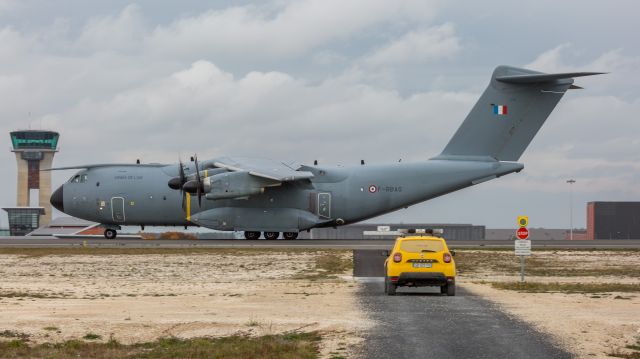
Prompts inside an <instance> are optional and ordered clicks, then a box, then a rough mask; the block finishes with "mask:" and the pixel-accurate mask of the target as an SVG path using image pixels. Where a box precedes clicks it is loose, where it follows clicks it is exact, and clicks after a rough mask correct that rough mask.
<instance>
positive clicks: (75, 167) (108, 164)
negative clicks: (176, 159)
mask: <svg viewBox="0 0 640 359" xmlns="http://www.w3.org/2000/svg"><path fill="white" fill-rule="evenodd" d="M164 166H166V165H165V164H161V163H145V164H139V163H94V164H90V165H77V166H66V167H51V168H43V169H41V170H40V171H62V170H83V169H87V170H88V169H91V168H99V167H164Z"/></svg>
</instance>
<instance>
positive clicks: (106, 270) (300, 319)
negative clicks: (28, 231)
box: [0, 251, 371, 357]
mask: <svg viewBox="0 0 640 359" xmlns="http://www.w3.org/2000/svg"><path fill="white" fill-rule="evenodd" d="M323 255H329V256H332V255H337V256H346V257H348V258H346V259H350V256H351V254H350V252H333V253H329V254H327V253H324V252H300V251H290V252H274V251H269V252H263V253H260V254H257V252H251V253H249V254H247V253H246V251H245V252H242V251H237V252H226V253H224V254H186V255H183V254H169V255H158V254H147V255H62V256H61V255H53V256H51V255H48V256H34V257H30V256H23V255H0V278H2V281H1V282H0V332H2V331H5V330H9V331H16V332H19V333H23V334H26V335H28V336H29V340H30V341H32V342H34V343H40V342H58V341H63V340H67V339H78V338H82V337H83V336H85V335H86V334H87V333H95V334H97V335H100V336H101V338H102V340H107V339H108V338H110V337H114V338H115V339H117V340H118V341H121V342H123V343H133V342H140V341H149V340H154V339H156V338H158V337H162V336H177V337H199V336H223V335H231V334H237V333H241V334H249V335H262V334H275V333H283V332H288V331H303V332H309V331H319V332H320V333H321V334H322V337H323V340H322V344H321V353H322V356H324V357H328V356H330V355H348V354H349V353H350V350H351V349H352V348H354V346H356V345H357V344H358V343H359V342H360V341H361V335H360V333H361V332H362V331H363V330H366V329H367V328H368V327H369V326H370V325H371V323H370V322H368V321H367V320H366V319H363V318H366V316H365V315H363V313H362V312H361V311H360V309H359V308H358V305H357V302H356V300H355V291H356V286H357V283H355V282H354V281H353V280H352V279H351V277H350V273H346V274H347V275H342V276H339V277H338V278H336V277H325V276H322V271H321V270H320V271H318V270H317V269H316V268H314V267H315V260H316V258H317V257H318V256H323ZM318 273H319V274H320V275H318ZM292 278H299V279H292Z"/></svg>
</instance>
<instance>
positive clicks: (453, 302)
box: [359, 278, 572, 359]
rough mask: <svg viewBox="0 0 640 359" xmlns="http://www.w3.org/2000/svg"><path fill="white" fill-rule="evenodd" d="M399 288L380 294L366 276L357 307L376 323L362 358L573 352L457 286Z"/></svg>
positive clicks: (379, 286) (547, 355) (380, 288)
mask: <svg viewBox="0 0 640 359" xmlns="http://www.w3.org/2000/svg"><path fill="white" fill-rule="evenodd" d="M456 291H457V293H456V296H455V297H447V296H442V295H441V294H440V293H439V289H438V288H431V287H424V288H417V289H416V288H400V289H398V292H397V295H396V296H387V295H386V294H384V288H383V282H382V280H381V279H379V278H376V279H375V280H371V281H365V283H363V286H362V290H361V292H360V293H359V299H360V302H361V304H362V307H363V308H364V310H365V311H367V312H368V313H369V316H370V318H371V319H373V320H374V321H376V322H377V323H378V324H377V325H376V327H374V328H373V330H371V331H370V332H369V334H368V335H367V336H366V337H365V344H364V346H363V350H362V353H360V354H361V356H362V357H364V358H411V359H416V358H438V359H443V358H478V359H480V358H491V359H493V358H511V359H514V358H515V359H518V358H521V359H524V358H572V355H571V354H570V353H568V352H567V351H565V350H563V349H561V348H560V347H558V346H556V345H555V344H553V343H552V342H551V340H550V338H549V337H547V336H546V335H544V334H542V333H540V332H537V331H535V330H534V329H533V328H532V327H530V326H529V325H527V324H526V323H524V322H522V321H519V320H517V319H514V318H511V317H509V316H507V315H506V314H505V313H503V312H501V311H500V310H499V309H498V308H497V307H496V306H494V305H493V304H492V303H491V302H488V301H486V300H484V299H482V298H480V297H477V296H474V295H472V294H470V293H469V292H467V291H465V290H464V289H463V288H460V286H458V288H456Z"/></svg>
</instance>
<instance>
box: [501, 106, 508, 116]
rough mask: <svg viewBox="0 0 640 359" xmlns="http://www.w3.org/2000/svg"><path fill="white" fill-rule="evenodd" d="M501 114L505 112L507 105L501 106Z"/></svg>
mask: <svg viewBox="0 0 640 359" xmlns="http://www.w3.org/2000/svg"><path fill="white" fill-rule="evenodd" d="M502 114H503V115H506V114H507V105H504V106H502Z"/></svg>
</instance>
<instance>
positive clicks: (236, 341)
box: [0, 332, 320, 359]
mask: <svg viewBox="0 0 640 359" xmlns="http://www.w3.org/2000/svg"><path fill="white" fill-rule="evenodd" d="M319 342H320V336H319V335H318V334H317V333H315V332H312V333H291V334H280V335H265V336H261V337H248V336H239V335H236V336H230V337H222V338H208V337H202V338H191V339H180V338H175V337H171V338H161V339H158V340H156V341H153V342H147V343H137V344H129V345H126V344H121V343H119V342H118V341H116V340H113V339H111V340H109V341H107V342H87V341H82V340H68V341H65V342H61V343H44V344H37V345H30V344H29V343H27V342H26V341H25V340H21V339H20V340H12V341H0V353H2V358H34V359H41V358H56V359H71V358H74V359H76V358H97V359H128V358H143V359H144V358H158V359H169V358H171V359H174V358H191V359H200V358H202V359H204V358H206V359H209V358H238V359H245V358H267V359H271V358H282V359H289V358H291V359H293V358H302V359H304V358H317V357H318V344H319Z"/></svg>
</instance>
